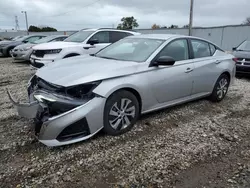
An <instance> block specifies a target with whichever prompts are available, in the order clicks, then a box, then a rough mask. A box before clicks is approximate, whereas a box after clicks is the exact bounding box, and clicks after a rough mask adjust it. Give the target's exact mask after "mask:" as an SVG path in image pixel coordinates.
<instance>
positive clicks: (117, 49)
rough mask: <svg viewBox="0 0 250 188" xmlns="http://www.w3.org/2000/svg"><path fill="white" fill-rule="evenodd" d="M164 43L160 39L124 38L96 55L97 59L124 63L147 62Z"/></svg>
mask: <svg viewBox="0 0 250 188" xmlns="http://www.w3.org/2000/svg"><path fill="white" fill-rule="evenodd" d="M163 42H164V40H158V39H146V38H124V39H122V40H120V41H118V42H116V43H114V44H112V45H110V46H108V47H107V48H105V49H103V50H102V51H100V52H98V53H97V54H96V57H101V58H106V59H116V60H122V61H136V62H143V61H146V60H147V59H148V58H149V56H150V55H151V54H152V53H153V52H154V51H155V50H156V49H157V48H158V47H159V46H160V45H161V44H162V43H163Z"/></svg>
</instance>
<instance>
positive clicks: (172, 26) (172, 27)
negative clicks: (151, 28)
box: [169, 25, 178, 29]
mask: <svg viewBox="0 0 250 188" xmlns="http://www.w3.org/2000/svg"><path fill="white" fill-rule="evenodd" d="M169 28H170V29H175V28H178V25H171V26H170V27H169Z"/></svg>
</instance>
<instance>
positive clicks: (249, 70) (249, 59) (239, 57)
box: [233, 40, 250, 75]
mask: <svg viewBox="0 0 250 188" xmlns="http://www.w3.org/2000/svg"><path fill="white" fill-rule="evenodd" d="M233 55H234V56H235V62H236V74H237V75H250V40H245V41H243V42H242V43H241V44H240V45H239V46H238V47H235V48H233Z"/></svg>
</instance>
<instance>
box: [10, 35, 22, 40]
mask: <svg viewBox="0 0 250 188" xmlns="http://www.w3.org/2000/svg"><path fill="white" fill-rule="evenodd" d="M21 37H23V36H17V37H14V38H13V39H11V40H13V41H16V40H17V39H19V38H21Z"/></svg>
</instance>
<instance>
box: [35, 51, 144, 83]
mask: <svg viewBox="0 0 250 188" xmlns="http://www.w3.org/2000/svg"><path fill="white" fill-rule="evenodd" d="M139 64H140V63H137V62H130V61H117V60H109V59H103V58H98V57H93V56H89V55H83V56H76V57H72V58H68V59H62V60H57V61H56V62H54V63H51V64H49V65H48V66H45V67H43V68H41V69H39V70H38V71H37V73H36V75H37V76H38V77H40V78H42V79H44V80H46V81H47V82H50V83H53V84H56V85H61V86H65V87H67V86H73V85H78V84H83V83H88V82H92V81H98V80H104V79H109V78H113V77H119V76H125V75H129V74H133V73H135V72H136V69H137V67H138V65H139Z"/></svg>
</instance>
